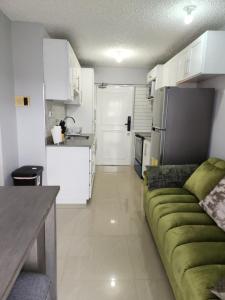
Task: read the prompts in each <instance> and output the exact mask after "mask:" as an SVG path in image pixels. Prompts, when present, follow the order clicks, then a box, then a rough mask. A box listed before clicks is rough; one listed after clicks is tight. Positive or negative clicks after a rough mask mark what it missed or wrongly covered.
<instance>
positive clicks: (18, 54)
mask: <svg viewBox="0 0 225 300" xmlns="http://www.w3.org/2000/svg"><path fill="white" fill-rule="evenodd" d="M46 36H47V33H46V31H45V30H44V27H43V26H42V25H40V24H36V23H27V22H13V23H12V41H13V59H14V77H15V95H20V96H30V97H31V103H30V107H18V108H17V111H16V114H17V135H18V151H19V164H20V165H30V164H31V165H33V164H36V165H42V166H44V168H45V167H46V154H45V103H44V97H43V83H44V74H43V38H44V37H46ZM44 179H45V177H44ZM44 182H45V181H44Z"/></svg>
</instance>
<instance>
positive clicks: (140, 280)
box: [57, 167, 174, 300]
mask: <svg viewBox="0 0 225 300" xmlns="http://www.w3.org/2000/svg"><path fill="white" fill-rule="evenodd" d="M142 201H143V200H142V181H141V180H140V179H139V178H138V177H137V175H136V174H135V172H134V171H133V169H132V168H130V167H98V168H97V173H96V179H95V185H94V191H93V197H92V199H91V200H90V202H89V204H88V206H87V208H68V209H65V208H60V209H57V223H58V226H57V232H58V295H59V300H108V299H115V300H128V299H129V300H153V299H154V300H173V299H174V298H173V295H172V292H171V289H170V286H169V284H168V280H167V277H166V275H165V272H164V269H163V267H162V265H161V262H160V259H159V256H158V253H157V250H156V248H155V246H154V243H153V241H152V238H151V235H150V233H149V229H148V227H147V224H146V222H145V219H144V213H143V208H142V207H143V205H142Z"/></svg>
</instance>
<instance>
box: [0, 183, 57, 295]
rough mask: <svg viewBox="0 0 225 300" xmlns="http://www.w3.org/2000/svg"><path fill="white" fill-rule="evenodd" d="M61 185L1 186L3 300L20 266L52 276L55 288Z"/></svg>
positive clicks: (0, 290)
mask: <svg viewBox="0 0 225 300" xmlns="http://www.w3.org/2000/svg"><path fill="white" fill-rule="evenodd" d="M58 191H59V187H47V186H46V187H36V186H32V187H0V299H1V300H5V299H7V297H8V295H9V293H10V290H11V288H12V286H13V285H14V283H15V281H16V278H17V276H18V275H19V273H20V271H21V269H25V270H29V271H36V272H41V273H44V274H46V275H48V276H49V278H50V280H51V282H52V287H51V291H50V293H51V297H52V298H51V299H52V300H56V299H57V291H56V290H57V288H56V282H57V281H56V226H55V225H56V224H55V223H56V221H55V208H56V207H55V198H56V195H57V194H58Z"/></svg>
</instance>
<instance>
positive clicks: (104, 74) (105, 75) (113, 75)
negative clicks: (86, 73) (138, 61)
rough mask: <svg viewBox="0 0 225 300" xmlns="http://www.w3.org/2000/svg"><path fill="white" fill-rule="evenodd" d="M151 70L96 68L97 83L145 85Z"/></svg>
mask: <svg viewBox="0 0 225 300" xmlns="http://www.w3.org/2000/svg"><path fill="white" fill-rule="evenodd" d="M148 71H149V69H147V68H146V69H145V68H120V67H117V68H107V67H99V68H98V67H97V68H95V82H96V83H101V82H105V83H111V84H145V83H146V76H147V73H148Z"/></svg>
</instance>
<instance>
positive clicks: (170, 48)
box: [0, 0, 225, 67]
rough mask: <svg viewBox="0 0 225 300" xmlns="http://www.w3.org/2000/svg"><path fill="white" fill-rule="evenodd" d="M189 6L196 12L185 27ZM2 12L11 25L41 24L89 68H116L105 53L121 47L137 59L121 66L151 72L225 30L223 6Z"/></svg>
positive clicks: (17, 5) (161, 2) (37, 1)
mask: <svg viewBox="0 0 225 300" xmlns="http://www.w3.org/2000/svg"><path fill="white" fill-rule="evenodd" d="M190 4H195V5H197V9H196V11H195V13H194V16H195V18H194V22H193V23H192V24H191V25H188V26H187V25H185V24H184V22H183V18H184V11H183V8H184V6H186V5H190ZM0 8H1V9H2V11H3V12H4V13H5V14H6V15H7V16H8V17H9V18H10V19H11V20H17V21H31V22H40V23H43V24H44V25H45V27H46V29H47V31H48V33H49V34H50V35H51V36H52V37H57V38H67V39H68V40H69V41H70V42H71V44H72V45H73V48H74V49H75V52H76V54H77V56H78V58H79V60H80V62H81V63H82V65H86V66H87V65H88V66H118V64H117V63H116V62H114V61H113V59H111V58H109V57H107V56H106V55H105V52H107V50H108V49H110V48H113V47H123V48H127V49H131V50H133V51H134V56H133V57H131V58H129V59H127V60H125V61H124V62H123V63H121V64H120V65H119V66H126V67H150V66H152V65H154V64H156V63H158V62H164V61H165V60H167V59H168V58H170V57H171V56H172V55H173V54H174V53H176V52H177V51H178V50H180V49H181V48H183V47H184V46H186V45H187V44H188V43H189V42H190V41H191V40H193V38H195V37H197V36H198V35H200V34H201V33H202V32H204V31H205V30H208V29H218V28H221V27H222V26H223V25H225V13H224V12H225V1H224V0H193V1H192V0H191V1H190V0H0Z"/></svg>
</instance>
